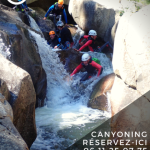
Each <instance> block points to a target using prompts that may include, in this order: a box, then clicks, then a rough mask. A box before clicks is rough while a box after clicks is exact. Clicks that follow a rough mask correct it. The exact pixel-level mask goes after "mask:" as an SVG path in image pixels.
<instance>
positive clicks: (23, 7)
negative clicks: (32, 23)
mask: <svg viewBox="0 0 150 150" xmlns="http://www.w3.org/2000/svg"><path fill="white" fill-rule="evenodd" d="M21 1H22V0H18V2H21ZM14 9H16V10H17V11H21V12H25V11H29V8H28V6H27V3H26V1H25V2H24V3H22V4H21V5H18V6H15V7H14Z"/></svg>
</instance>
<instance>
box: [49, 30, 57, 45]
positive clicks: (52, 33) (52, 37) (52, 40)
mask: <svg viewBox="0 0 150 150" xmlns="http://www.w3.org/2000/svg"><path fill="white" fill-rule="evenodd" d="M49 36H50V40H49V41H48V44H49V45H50V46H51V47H52V48H55V47H59V46H60V39H59V38H58V36H57V35H56V34H55V31H50V32H49Z"/></svg>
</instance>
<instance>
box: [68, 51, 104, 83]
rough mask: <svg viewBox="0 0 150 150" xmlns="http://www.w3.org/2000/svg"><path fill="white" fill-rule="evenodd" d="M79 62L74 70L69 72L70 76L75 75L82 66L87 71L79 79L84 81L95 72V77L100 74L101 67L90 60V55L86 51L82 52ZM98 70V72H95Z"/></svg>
mask: <svg viewBox="0 0 150 150" xmlns="http://www.w3.org/2000/svg"><path fill="white" fill-rule="evenodd" d="M81 61H82V62H81V63H80V65H78V66H77V67H76V68H75V70H74V71H73V72H72V73H71V75H70V76H73V75H75V74H76V73H77V72H79V71H80V70H81V69H82V68H83V67H84V68H85V70H86V71H87V73H86V74H85V75H84V76H83V77H82V78H81V79H80V81H85V80H88V79H89V78H91V77H92V76H94V75H96V74H97V77H98V76H100V75H101V74H102V71H103V67H102V66H101V65H99V64H97V63H96V62H95V61H93V60H92V57H91V56H90V55H89V54H88V53H84V54H83V55H82V58H81ZM97 72H98V73H97Z"/></svg>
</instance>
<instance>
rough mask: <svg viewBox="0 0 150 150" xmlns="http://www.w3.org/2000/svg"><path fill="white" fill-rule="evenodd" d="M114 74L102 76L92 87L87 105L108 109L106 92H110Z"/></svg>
mask: <svg viewBox="0 0 150 150" xmlns="http://www.w3.org/2000/svg"><path fill="white" fill-rule="evenodd" d="M114 78H115V74H114V73H112V74H109V75H107V76H105V77H103V78H102V79H101V80H100V81H99V82H98V83H97V84H96V85H95V86H94V88H93V92H92V93H91V96H90V100H89V102H88V107H91V108H94V109H99V110H104V111H109V106H108V99H107V92H109V93H110V91H111V88H112V86H113V83H114Z"/></svg>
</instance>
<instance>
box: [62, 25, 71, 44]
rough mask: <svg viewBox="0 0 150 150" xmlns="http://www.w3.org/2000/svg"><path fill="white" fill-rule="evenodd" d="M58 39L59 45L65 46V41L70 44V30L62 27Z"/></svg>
mask: <svg viewBox="0 0 150 150" xmlns="http://www.w3.org/2000/svg"><path fill="white" fill-rule="evenodd" d="M60 38H61V43H62V44H63V45H65V43H66V41H68V42H70V43H72V42H73V39H72V36H71V32H70V30H69V29H68V28H67V27H64V28H63V29H62V30H61V35H60Z"/></svg>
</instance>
